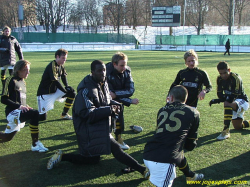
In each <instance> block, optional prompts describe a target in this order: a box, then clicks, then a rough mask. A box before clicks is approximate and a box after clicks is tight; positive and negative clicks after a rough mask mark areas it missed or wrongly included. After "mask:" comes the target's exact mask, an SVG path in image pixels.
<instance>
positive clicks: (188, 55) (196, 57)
mask: <svg viewBox="0 0 250 187" xmlns="http://www.w3.org/2000/svg"><path fill="white" fill-rule="evenodd" d="M190 56H193V57H194V58H195V61H196V63H195V66H197V65H198V55H197V53H196V52H195V50H193V49H190V50H188V51H186V53H185V54H184V60H185V64H186V60H187V58H188V57H190Z"/></svg>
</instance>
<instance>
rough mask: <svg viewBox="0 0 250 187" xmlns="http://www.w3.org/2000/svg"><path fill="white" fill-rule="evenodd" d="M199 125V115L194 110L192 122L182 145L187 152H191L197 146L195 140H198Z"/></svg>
mask: <svg viewBox="0 0 250 187" xmlns="http://www.w3.org/2000/svg"><path fill="white" fill-rule="evenodd" d="M199 123H200V113H199V112H198V111H197V110H195V111H194V121H193V123H192V125H191V127H190V129H189V132H188V135H187V139H186V142H185V145H184V148H185V149H186V150H187V151H192V150H193V149H194V148H195V147H196V145H197V143H196V140H197V139H198V128H199Z"/></svg>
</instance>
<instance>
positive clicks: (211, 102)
mask: <svg viewBox="0 0 250 187" xmlns="http://www.w3.org/2000/svg"><path fill="white" fill-rule="evenodd" d="M219 103H220V99H212V100H211V101H210V102H209V106H212V104H219Z"/></svg>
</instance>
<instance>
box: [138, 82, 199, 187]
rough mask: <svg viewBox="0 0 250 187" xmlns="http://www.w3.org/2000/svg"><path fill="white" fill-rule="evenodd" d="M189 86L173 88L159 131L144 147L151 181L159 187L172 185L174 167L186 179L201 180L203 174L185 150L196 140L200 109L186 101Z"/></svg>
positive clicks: (189, 148) (162, 111)
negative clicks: (186, 154) (190, 163)
mask: <svg viewBox="0 0 250 187" xmlns="http://www.w3.org/2000/svg"><path fill="white" fill-rule="evenodd" d="M187 95H188V93H187V89H186V88H185V87H183V86H181V85H177V86H175V87H173V88H172V89H171V90H170V92H169V95H168V99H167V100H168V101H167V104H166V105H165V106H164V107H162V108H161V109H160V110H159V112H158V114H157V130H156V133H155V134H154V135H153V137H152V138H151V140H149V141H148V142H147V144H146V146H145V149H144V153H143V160H144V163H145V165H146V166H147V168H148V169H149V172H150V181H151V182H152V183H153V184H154V185H156V186H158V187H161V186H162V187H163V186H165V187H167V186H172V183H173V180H174V179H175V177H176V169H175V167H176V166H177V167H179V169H180V170H181V171H182V172H183V173H184V175H185V176H186V180H187V181H197V180H202V179H203V178H204V175H203V174H201V173H194V172H193V171H191V170H190V168H189V165H188V163H187V160H186V158H185V156H184V151H183V149H186V150H187V151H192V150H193V149H194V148H195V147H196V145H197V143H196V140H197V136H198V135H197V134H198V132H197V131H198V127H199V121H200V114H199V112H198V111H197V110H196V109H195V108H193V107H190V106H188V105H186V104H185V101H186V99H187Z"/></svg>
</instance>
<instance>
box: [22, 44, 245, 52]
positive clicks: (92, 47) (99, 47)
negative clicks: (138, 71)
mask: <svg viewBox="0 0 250 187" xmlns="http://www.w3.org/2000/svg"><path fill="white" fill-rule="evenodd" d="M21 46H22V49H23V51H25V52H28V51H56V50H57V49H59V48H64V49H66V50H68V51H107V50H114V51H122V50H162V51H187V50H189V49H194V50H195V51H209V52H224V51H225V46H217V45H213V46H195V45H189V46H187V45H183V46H174V45H157V44H152V45H146V44H145V45H143V44H140V45H136V44H117V43H82V44H80V43H47V44H41V43H21ZM230 51H231V52H237V53H238V52H250V46H231V49H230Z"/></svg>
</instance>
